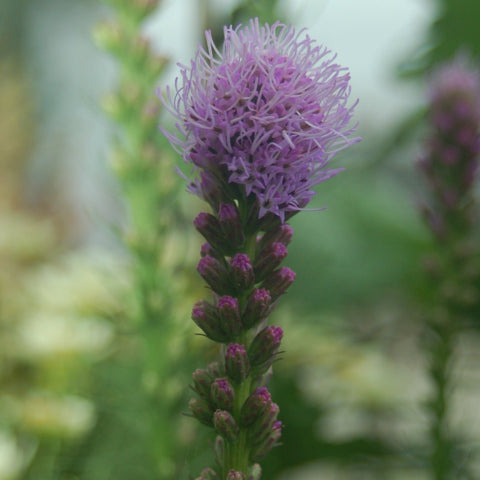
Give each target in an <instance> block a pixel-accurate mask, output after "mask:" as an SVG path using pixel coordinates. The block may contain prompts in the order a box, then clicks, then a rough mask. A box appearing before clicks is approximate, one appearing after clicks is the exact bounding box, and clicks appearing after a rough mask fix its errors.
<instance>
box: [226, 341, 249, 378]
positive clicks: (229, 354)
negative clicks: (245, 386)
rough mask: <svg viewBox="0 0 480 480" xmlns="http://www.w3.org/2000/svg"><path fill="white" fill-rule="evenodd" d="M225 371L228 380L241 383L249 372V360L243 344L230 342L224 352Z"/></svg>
mask: <svg viewBox="0 0 480 480" xmlns="http://www.w3.org/2000/svg"><path fill="white" fill-rule="evenodd" d="M225 371H226V373H227V376H228V378H229V379H230V380H232V381H233V382H235V383H242V382H243V381H244V380H245V379H246V378H247V377H248V375H249V373H250V362H249V360H248V356H247V351H246V349H245V347H244V346H243V345H239V344H237V343H231V344H230V345H228V347H227V351H226V352H225Z"/></svg>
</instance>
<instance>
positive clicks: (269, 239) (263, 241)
mask: <svg viewBox="0 0 480 480" xmlns="http://www.w3.org/2000/svg"><path fill="white" fill-rule="evenodd" d="M292 238H293V228H292V227H291V226H290V225H287V224H286V223H284V224H282V225H278V226H277V227H276V228H274V229H272V230H268V231H267V232H265V233H264V234H263V236H262V237H261V238H260V240H259V243H258V248H259V249H260V250H263V249H264V248H265V247H266V246H267V245H270V244H272V243H275V242H279V243H283V245H285V246H286V247H287V246H288V245H289V244H290V242H291V241H292Z"/></svg>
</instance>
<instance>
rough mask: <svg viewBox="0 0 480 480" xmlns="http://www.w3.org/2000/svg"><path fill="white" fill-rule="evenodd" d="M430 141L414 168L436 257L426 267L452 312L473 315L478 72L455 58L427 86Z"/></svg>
mask: <svg viewBox="0 0 480 480" xmlns="http://www.w3.org/2000/svg"><path fill="white" fill-rule="evenodd" d="M428 113H429V121H430V136H429V137H428V140H427V144H426V148H425V153H424V154H423V156H422V157H421V159H420V160H419V162H418V165H419V168H420V170H421V171H422V172H423V173H424V175H425V177H426V179H427V181H428V186H429V194H428V201H427V203H428V205H425V206H423V207H422V213H423V215H424V218H425V220H426V223H427V225H428V226H429V228H430V230H431V231H432V233H433V235H434V237H435V239H436V241H437V244H438V246H439V249H438V251H437V252H436V253H435V254H434V255H432V256H431V257H430V258H429V259H428V261H427V262H426V264H425V266H426V267H427V273H429V274H430V276H431V277H432V278H433V280H434V282H435V285H436V291H437V292H438V293H439V295H440V297H439V298H438V299H437V300H436V301H437V303H438V302H439V301H440V302H441V303H442V305H444V306H447V308H449V309H451V310H452V311H456V312H462V313H468V312H474V311H475V310H476V309H477V308H478V305H479V303H480V258H479V253H480V252H479V249H478V246H477V243H476V242H475V240H474V239H473V237H472V225H473V222H474V218H475V215H476V214H477V213H476V212H475V209H474V207H475V203H474V182H475V179H476V175H477V173H478V168H479V158H480V71H479V70H477V69H475V68H473V66H472V65H469V64H468V62H467V59H466V58H465V57H462V56H459V57H457V58H455V59H454V60H453V61H451V62H449V63H446V64H444V65H442V66H440V67H439V68H438V69H437V70H436V71H435V72H434V74H433V75H432V77H431V80H430V104H429V112H428Z"/></svg>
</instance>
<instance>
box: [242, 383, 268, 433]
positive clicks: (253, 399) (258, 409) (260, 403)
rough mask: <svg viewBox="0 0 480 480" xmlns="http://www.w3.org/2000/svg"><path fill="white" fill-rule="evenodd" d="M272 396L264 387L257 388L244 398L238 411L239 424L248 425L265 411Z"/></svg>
mask: <svg viewBox="0 0 480 480" xmlns="http://www.w3.org/2000/svg"><path fill="white" fill-rule="evenodd" d="M271 401H272V397H271V395H270V393H269V391H268V390H267V388H266V387H260V388H257V389H256V390H255V391H254V392H253V393H252V394H251V395H250V396H249V397H248V398H247V399H246V400H245V403H244V404H243V406H242V410H241V412H240V425H241V426H243V427H248V426H250V425H252V424H253V423H254V422H255V421H256V420H257V419H258V418H260V417H261V416H263V414H264V413H265V411H267V409H268V407H269V405H270V403H271Z"/></svg>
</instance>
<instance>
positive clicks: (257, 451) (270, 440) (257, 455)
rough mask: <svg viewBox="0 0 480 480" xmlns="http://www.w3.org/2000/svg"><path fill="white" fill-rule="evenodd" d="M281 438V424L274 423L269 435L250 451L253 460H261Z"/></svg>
mask: <svg viewBox="0 0 480 480" xmlns="http://www.w3.org/2000/svg"><path fill="white" fill-rule="evenodd" d="M281 436H282V422H280V421H277V422H275V423H274V425H273V428H272V431H271V433H270V434H269V435H268V436H267V437H266V438H265V439H264V441H263V442H261V443H260V444H259V445H257V446H256V447H255V448H254V449H253V451H252V458H253V460H261V459H262V458H263V457H264V456H265V455H266V454H267V453H268V452H269V451H270V450H271V449H272V448H273V447H275V446H277V445H278V441H279V440H280V437H281Z"/></svg>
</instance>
